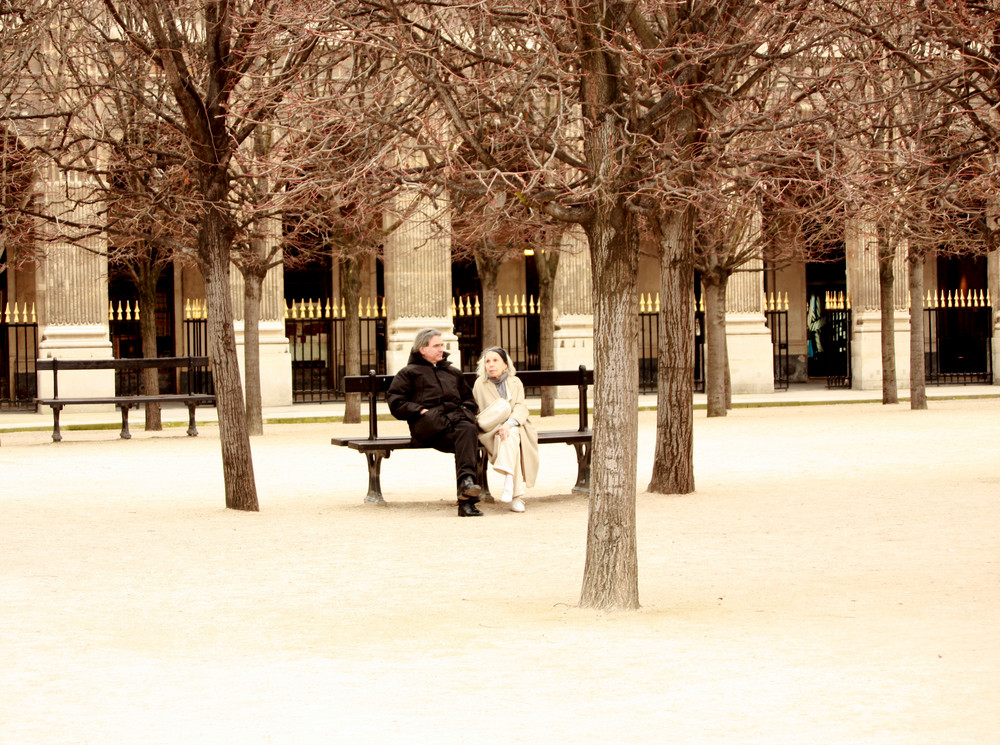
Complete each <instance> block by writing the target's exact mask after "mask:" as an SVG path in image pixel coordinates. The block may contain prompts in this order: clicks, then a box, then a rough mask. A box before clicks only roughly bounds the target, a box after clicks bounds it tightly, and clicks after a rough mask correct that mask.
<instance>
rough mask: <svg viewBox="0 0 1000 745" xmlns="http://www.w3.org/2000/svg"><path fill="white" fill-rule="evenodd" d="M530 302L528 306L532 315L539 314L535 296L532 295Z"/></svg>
mask: <svg viewBox="0 0 1000 745" xmlns="http://www.w3.org/2000/svg"><path fill="white" fill-rule="evenodd" d="M529 300H530V304H529V305H528V312H529V313H531V314H532V315H534V314H535V313H537V312H538V310H537V308H536V307H535V296H534V295H532V296H531V297H530V298H529Z"/></svg>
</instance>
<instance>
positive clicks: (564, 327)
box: [555, 225, 594, 395]
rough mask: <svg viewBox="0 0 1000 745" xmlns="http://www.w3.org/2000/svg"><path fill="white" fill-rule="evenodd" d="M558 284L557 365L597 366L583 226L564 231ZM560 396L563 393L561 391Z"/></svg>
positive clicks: (592, 305) (556, 300) (557, 272)
mask: <svg viewBox="0 0 1000 745" xmlns="http://www.w3.org/2000/svg"><path fill="white" fill-rule="evenodd" d="M561 251H562V255H561V256H560V257H559V268H558V270H557V271H556V283H555V284H556V286H555V306H556V307H555V366H556V369H557V370H575V369H576V368H578V367H579V366H580V365H586V366H587V367H588V368H590V369H593V367H594V301H593V297H592V294H591V289H592V287H593V279H592V276H591V273H590V249H589V246H588V245H587V236H586V235H585V234H584V232H583V230H582V229H581V228H580V227H579V226H575V225H574V226H573V227H572V228H569V229H568V230H566V231H565V232H564V233H563V239H562V247H561ZM559 395H562V393H561V392H560V394H559Z"/></svg>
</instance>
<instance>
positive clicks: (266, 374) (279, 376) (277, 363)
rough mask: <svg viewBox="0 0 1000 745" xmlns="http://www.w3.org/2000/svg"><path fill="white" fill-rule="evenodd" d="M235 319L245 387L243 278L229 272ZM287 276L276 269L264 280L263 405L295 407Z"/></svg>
mask: <svg viewBox="0 0 1000 745" xmlns="http://www.w3.org/2000/svg"><path fill="white" fill-rule="evenodd" d="M230 282H231V284H232V288H233V289H232V293H233V316H234V317H235V319H236V321H235V324H234V325H235V332H236V354H237V357H238V359H239V365H240V370H241V371H244V372H243V375H244V378H243V380H244V386H245V385H246V382H245V381H246V374H245V371H246V345H245V333H244V332H245V327H244V318H243V316H244V312H243V287H244V285H243V283H244V280H243V276H242V275H241V274H240V273H239V271H237V270H236V269H235V268H234V269H232V270H231V272H230ZM283 283H284V273H283V270H282V268H281V266H280V265H279V266H276V267H273V268H272V269H271V270H270V271H269V272H268V273H267V276H266V277H265V278H264V284H263V286H262V287H261V298H260V322H259V323H258V336H259V346H260V398H261V406H265V407H267V406H291V405H292V400H293V397H292V354H291V351H290V350H289V347H288V338H287V337H286V336H285V303H284V284H283Z"/></svg>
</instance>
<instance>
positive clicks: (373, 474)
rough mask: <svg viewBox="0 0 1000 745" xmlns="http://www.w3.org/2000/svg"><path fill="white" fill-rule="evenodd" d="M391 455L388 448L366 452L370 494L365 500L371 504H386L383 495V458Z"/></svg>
mask: <svg viewBox="0 0 1000 745" xmlns="http://www.w3.org/2000/svg"><path fill="white" fill-rule="evenodd" d="M388 457H389V451H388V450H372V451H368V452H366V453H365V460H367V461H368V495H367V496H366V497H365V502H367V503H369V504H385V499H384V498H383V497H382V459H383V458H388Z"/></svg>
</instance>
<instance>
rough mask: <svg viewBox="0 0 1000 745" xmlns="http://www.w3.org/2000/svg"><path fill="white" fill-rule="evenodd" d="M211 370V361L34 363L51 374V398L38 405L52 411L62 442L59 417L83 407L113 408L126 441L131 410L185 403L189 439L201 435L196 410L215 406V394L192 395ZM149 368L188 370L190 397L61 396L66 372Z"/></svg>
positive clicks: (56, 437)
mask: <svg viewBox="0 0 1000 745" xmlns="http://www.w3.org/2000/svg"><path fill="white" fill-rule="evenodd" d="M207 367H208V357H190V356H189V357H134V358H123V359H113V360H109V359H93V360H65V359H40V360H37V361H36V363H35V368H36V369H37V370H39V371H46V372H47V371H50V370H51V371H52V397H51V398H38V399H36V400H35V401H36V404H37V405H39V406H51V407H52V440H53V442H60V441H61V440H62V432H61V431H60V430H59V414H60V412H62V410H63V407H65V406H76V405H83V404H114V405H115V406H117V407H118V408H119V409H121V412H122V431H121V437H122V439H124V440H127V439H129V438H131V437H132V433H131V432H129V429H128V412H129V409H131V408H138V407H139V406H140V405H143V404H147V403H151V402H159V403H182V404H185V405H186V406H187V407H188V429H187V433H188V436H189V437H194V436H196V435H197V434H198V429H197V428H196V427H195V423H194V410H195V407H197V406H199V405H201V406H214V405H215V394H212V393H194V392H193V391H192V388H193V385H192V378H193V377H194V374H193V373H194V372H195V370H197V369H198V368H207ZM146 368H157V369H178V368H180V369H186V370H187V373H188V374H187V393H160V394H155V395H152V394H134V395H115V396H74V397H70V398H66V397H61V396H60V395H59V373H60V372H61V371H67V370H116V371H133V372H135V373H138V371H140V370H143V369H146Z"/></svg>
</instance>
